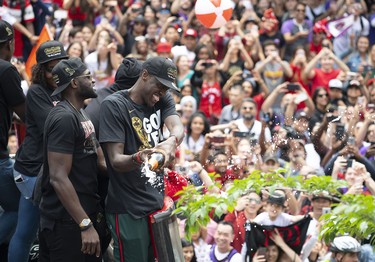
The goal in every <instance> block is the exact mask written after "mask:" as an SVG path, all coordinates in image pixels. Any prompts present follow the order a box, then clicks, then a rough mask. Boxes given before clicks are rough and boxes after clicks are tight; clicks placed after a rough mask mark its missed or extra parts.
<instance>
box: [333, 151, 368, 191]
mask: <svg viewBox="0 0 375 262" xmlns="http://www.w3.org/2000/svg"><path fill="white" fill-rule="evenodd" d="M332 179H344V180H345V181H346V182H347V183H348V186H347V187H341V188H340V191H341V193H342V194H353V195H358V194H362V195H375V181H374V179H373V178H372V177H371V175H370V173H369V172H368V170H367V169H366V166H365V165H364V164H362V163H360V162H358V161H356V160H354V159H345V157H342V156H339V157H338V158H337V159H336V161H335V163H334V167H333V171H332Z"/></svg>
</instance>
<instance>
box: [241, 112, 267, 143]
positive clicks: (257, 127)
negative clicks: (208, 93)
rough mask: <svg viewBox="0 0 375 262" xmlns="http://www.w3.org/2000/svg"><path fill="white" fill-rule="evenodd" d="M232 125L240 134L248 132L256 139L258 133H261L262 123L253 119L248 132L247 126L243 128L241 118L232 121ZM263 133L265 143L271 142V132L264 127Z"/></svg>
mask: <svg viewBox="0 0 375 262" xmlns="http://www.w3.org/2000/svg"><path fill="white" fill-rule="evenodd" d="M234 123H235V124H236V125H237V126H238V129H239V130H240V131H241V132H249V131H250V133H253V134H254V135H255V138H256V139H259V136H260V132H261V131H262V123H261V122H260V121H258V120H255V119H254V125H253V127H252V128H251V130H249V128H247V126H245V124H244V121H243V119H242V118H241V119H237V120H236V121H234ZM264 132H265V134H264V135H265V139H266V141H267V142H271V131H270V129H269V128H268V127H266V129H265V130H264Z"/></svg>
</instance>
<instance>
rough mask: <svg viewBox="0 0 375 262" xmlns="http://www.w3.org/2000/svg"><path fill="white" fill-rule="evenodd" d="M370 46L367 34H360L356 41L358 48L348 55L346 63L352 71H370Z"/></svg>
mask: <svg viewBox="0 0 375 262" xmlns="http://www.w3.org/2000/svg"><path fill="white" fill-rule="evenodd" d="M369 47H370V41H369V39H368V37H367V36H359V37H358V39H357V43H356V48H355V50H354V51H353V52H351V54H350V55H349V56H348V57H347V62H346V64H347V65H348V67H349V69H350V71H351V72H358V73H363V72H364V71H366V72H367V71H369V70H368V69H367V66H369Z"/></svg>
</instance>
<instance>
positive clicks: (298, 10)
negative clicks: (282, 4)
mask: <svg viewBox="0 0 375 262" xmlns="http://www.w3.org/2000/svg"><path fill="white" fill-rule="evenodd" d="M297 12H305V9H297Z"/></svg>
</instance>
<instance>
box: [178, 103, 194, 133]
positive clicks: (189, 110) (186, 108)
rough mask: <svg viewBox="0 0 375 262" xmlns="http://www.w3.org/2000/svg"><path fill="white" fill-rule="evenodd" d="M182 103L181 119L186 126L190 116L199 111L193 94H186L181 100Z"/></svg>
mask: <svg viewBox="0 0 375 262" xmlns="http://www.w3.org/2000/svg"><path fill="white" fill-rule="evenodd" d="M180 105H181V121H182V123H183V124H184V126H185V127H186V126H187V124H188V122H189V120H190V117H191V116H192V114H194V113H195V112H196V111H197V101H196V100H195V98H194V97H192V96H184V97H182V98H181V101H180Z"/></svg>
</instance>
